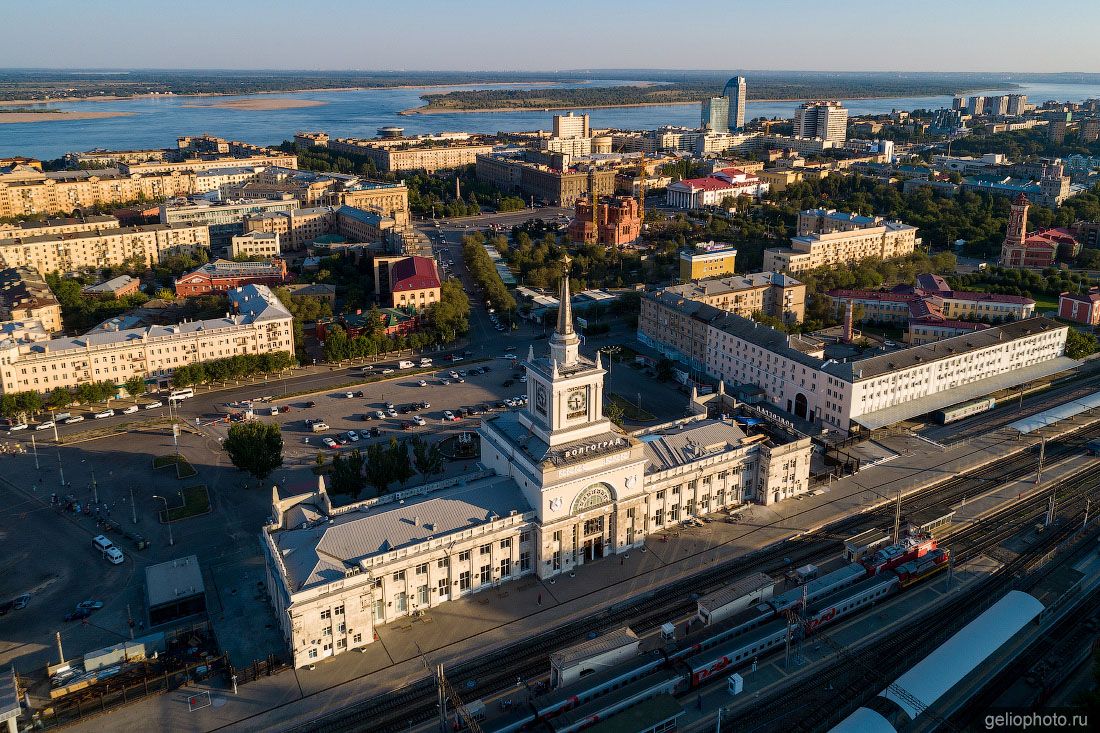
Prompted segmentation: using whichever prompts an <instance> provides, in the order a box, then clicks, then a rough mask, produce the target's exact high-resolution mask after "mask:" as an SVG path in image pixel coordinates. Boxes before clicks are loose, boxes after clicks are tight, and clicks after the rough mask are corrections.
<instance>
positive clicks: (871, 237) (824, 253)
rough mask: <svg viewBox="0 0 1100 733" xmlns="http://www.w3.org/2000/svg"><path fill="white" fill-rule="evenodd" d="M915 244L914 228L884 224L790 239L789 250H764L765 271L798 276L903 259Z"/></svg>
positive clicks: (896, 224) (784, 248)
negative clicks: (864, 262) (809, 271)
mask: <svg viewBox="0 0 1100 733" xmlns="http://www.w3.org/2000/svg"><path fill="white" fill-rule="evenodd" d="M918 244H920V240H919V239H918V238H917V228H916V227H914V226H909V225H908V224H902V223H901V222H898V221H883V222H882V223H881V224H878V225H877V226H868V227H865V228H861V229H854V230H851V231H834V232H829V233H827V234H820V233H814V234H807V235H805V236H799V237H792V238H791V246H790V247H777V248H774V249H766V250H764V269H765V270H774V271H776V272H789V273H792V274H798V273H800V272H806V271H808V270H814V269H817V268H819V267H835V266H841V265H850V264H855V263H857V262H859V261H861V260H866V259H872V258H874V259H883V260H885V259H889V258H891V257H904V256H905V255H909V254H912V253H913V252H914V251H915V250H916V248H917V245H918Z"/></svg>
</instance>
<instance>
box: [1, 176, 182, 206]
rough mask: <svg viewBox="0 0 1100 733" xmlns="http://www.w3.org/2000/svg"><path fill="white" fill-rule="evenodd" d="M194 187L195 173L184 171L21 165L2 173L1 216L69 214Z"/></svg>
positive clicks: (170, 194)
mask: <svg viewBox="0 0 1100 733" xmlns="http://www.w3.org/2000/svg"><path fill="white" fill-rule="evenodd" d="M194 190H195V176H194V174H193V173H188V172H181V171H172V172H171V173H143V174H125V173H122V172H120V171H119V170H117V169H113V168H107V169H102V170H88V171H58V172H52V173H42V172H41V171H37V170H34V169H33V168H30V167H29V166H19V167H18V168H17V169H15V170H13V171H9V172H7V173H2V174H0V217H8V218H13V219H18V218H21V217H26V216H37V215H42V214H68V213H71V212H73V211H77V210H78V209H83V208H85V207H90V206H95V205H97V204H100V205H110V204H120V203H125V202H128V201H135V200H137V199H149V200H157V199H166V198H171V197H173V196H187V195H189V194H191V193H193V192H194Z"/></svg>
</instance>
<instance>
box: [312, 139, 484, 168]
mask: <svg viewBox="0 0 1100 733" xmlns="http://www.w3.org/2000/svg"><path fill="white" fill-rule="evenodd" d="M329 147H330V148H333V149H334V150H335V149H338V148H343V147H344V146H343V145H341V144H340V143H337V142H335V141H334V142H332V143H330V144H329ZM350 147H352V148H353V149H352V150H350V151H349V152H354V153H356V154H358V155H363V156H366V157H367V158H369V159H371V160H372V161H374V164H375V165H376V166H378V170H380V171H385V172H387V173H396V172H400V171H418V170H423V171H428V172H431V171H437V170H448V169H451V168H460V167H462V166H466V165H473V164H474V162H475V160H476V159H477V156H478V155H483V154H487V153H491V152H493V146H492V145H468V144H467V145H461V144H458V145H446V144H445V145H438V144H431V145H418V144H417V143H416V142H415V141H414V142H411V143H409V144H408V146H407V147H392V146H384V147H383V146H376V145H356V146H350Z"/></svg>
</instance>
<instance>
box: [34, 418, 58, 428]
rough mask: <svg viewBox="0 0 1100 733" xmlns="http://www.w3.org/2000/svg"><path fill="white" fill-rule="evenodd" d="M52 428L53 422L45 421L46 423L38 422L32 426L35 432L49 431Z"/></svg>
mask: <svg viewBox="0 0 1100 733" xmlns="http://www.w3.org/2000/svg"><path fill="white" fill-rule="evenodd" d="M53 426H54V421H53V420H47V421H46V422H40V423H38V424H37V425H35V426H34V429H35V430H49V429H50V428H52V427H53Z"/></svg>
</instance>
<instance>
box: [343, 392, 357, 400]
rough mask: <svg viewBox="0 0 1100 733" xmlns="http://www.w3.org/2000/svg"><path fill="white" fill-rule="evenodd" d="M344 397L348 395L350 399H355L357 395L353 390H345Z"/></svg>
mask: <svg viewBox="0 0 1100 733" xmlns="http://www.w3.org/2000/svg"><path fill="white" fill-rule="evenodd" d="M344 397H346V398H348V399H349V400H350V399H354V398H355V395H354V394H352V393H351V392H345V393H344Z"/></svg>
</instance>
